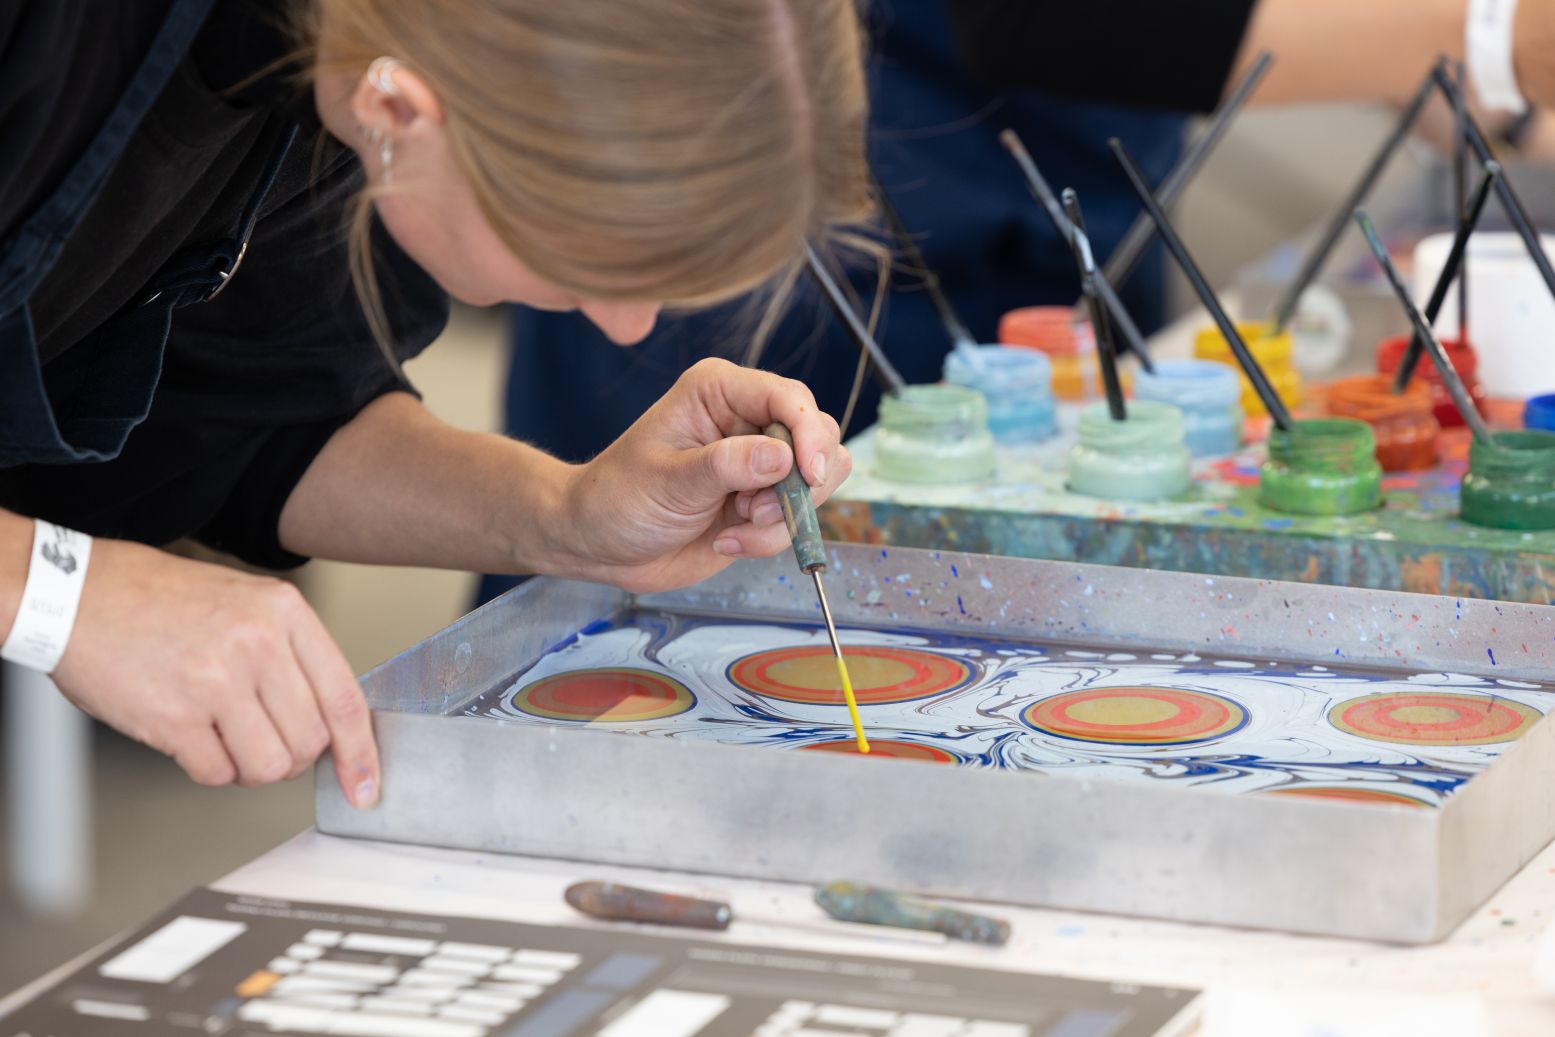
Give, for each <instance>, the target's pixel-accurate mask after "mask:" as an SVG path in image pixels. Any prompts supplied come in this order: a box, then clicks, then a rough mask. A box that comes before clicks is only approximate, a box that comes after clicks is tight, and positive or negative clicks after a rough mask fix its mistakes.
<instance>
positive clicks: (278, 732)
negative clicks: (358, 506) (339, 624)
mask: <svg viewBox="0 0 1555 1037" xmlns="http://www.w3.org/2000/svg"><path fill="white" fill-rule="evenodd" d="M54 681H55V683H56V684H58V685H59V688H60V690H61V691H62V692H64V694H65V696H66V697H67V698H69V699H70V700H71V701H72V702H74V703H75V704H76V705H77V706H79V707H80V708H81V709H83V710H84V711H86V712H87V713H90V714H91V715H92V716H94V717H96V718H97V719H99V720H101V721H103V722H104V723H107V724H110V725H112V726H113V727H115V728H117V729H118V730H119V731H122V732H123V733H124V734H126V735H129V736H130V737H131V738H134V739H136V740H137V741H141V742H144V743H146V744H147V745H149V746H151V747H152V748H154V749H158V750H160V751H162V752H164V753H166V754H167V755H169V756H171V757H172V758H173V759H174V760H176V761H177V762H178V765H179V766H181V767H182V768H183V769H184V770H185V771H187V772H188V773H189V776H190V777H191V778H193V779H194V780H195V781H197V782H199V783H200V784H202V785H226V784H228V783H230V782H233V781H236V782H238V783H239V784H242V785H247V786H254V785H266V784H269V783H270V782H275V781H281V780H283V779H289V778H295V777H297V776H298V775H300V774H302V773H303V771H305V770H307V768H308V767H309V766H310V765H311V764H312V763H313V761H314V760H315V759H316V758H317V757H318V756H319V754H321V753H322V752H323V751H324V750H325V749H326V748H330V749H331V750H332V753H333V755H334V761H335V772H336V775H337V776H338V778H339V780H340V787H341V789H342V790H343V791H344V792H345V795H346V799H347V800H348V801H349V802H350V803H352V804H353V805H354V806H357V807H370V806H372V805H373V804H374V803H375V802H377V799H378V789H379V771H378V750H377V747H376V745H375V744H374V742H373V733H372V721H371V715H370V713H369V711H368V708H367V701H366V699H365V698H364V697H363V695H362V689H361V687H360V686H359V685H358V684H357V682H356V678H355V676H354V675H353V674H352V672H351V668H350V666H349V665H348V664H347V663H346V660H345V657H344V656H342V655H341V654H340V649H339V648H337V647H336V646H335V643H334V641H333V640H332V639H331V638H330V636H329V634H328V633H327V632H326V631H325V629H324V625H323V624H322V623H321V622H320V621H319V618H318V616H316V615H315V614H314V612H313V610H312V609H311V608H310V607H309V606H308V603H307V602H306V601H304V600H303V597H302V595H301V594H300V593H299V592H298V591H297V589H296V588H295V587H293V586H292V585H291V584H289V583H285V582H283V581H281V580H277V579H273V578H270V577H262V576H251V575H248V574H246V573H241V572H237V571H236V570H232V569H227V568H223V567H221V566H216V565H209V564H206V563H203V562H194V561H189V560H187V559H183V558H177V557H174V556H173V555H170V554H167V553H166V552H163V551H157V550H155V549H153V548H149V547H144V546H142V545H140V544H133V543H129V542H126V541H122V540H97V541H95V542H94V543H93V545H92V561H91V567H90V568H89V569H88V571H87V576H86V585H85V588H84V590H83V593H82V596H81V605H80V610H79V611H78V613H77V615H76V625H75V630H74V632H73V633H72V635H71V638H70V643H69V645H68V646H67V647H66V649H65V655H64V657H63V658H62V659H61V660H60V664H59V667H58V668H57V669H56V670H55V672H54Z"/></svg>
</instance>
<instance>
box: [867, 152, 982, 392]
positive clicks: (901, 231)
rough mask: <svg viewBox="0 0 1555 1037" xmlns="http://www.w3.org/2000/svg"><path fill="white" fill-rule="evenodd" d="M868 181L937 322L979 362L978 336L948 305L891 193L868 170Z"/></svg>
mask: <svg viewBox="0 0 1555 1037" xmlns="http://www.w3.org/2000/svg"><path fill="white" fill-rule="evenodd" d="M870 182H871V183H872V184H873V185H874V188H875V200H876V201H877V202H878V203H879V204H880V211H881V213H882V214H884V216H885V221H886V226H888V227H890V228H891V236H892V237H893V238H894V239H895V240H896V247H897V248H898V249H899V250H900V251H901V253H902V255H903V256H904V257H905V258H906V260H907V262H908V263H909V264H911V265H912V266H913V267H914V268H915V269H916V270H917V271H918V276H919V277H920V278H921V279H922V280H923V287H924V290H925V291H927V292H928V293H929V301H930V302H931V303H933V304H934V312H935V313H937V314H939V322H940V324H941V326H943V327H944V329H945V334H946V336H947V337H948V338H949V339H950V342H951V345H952V347H954V348H955V349H957V350H960V351H961V352H963V353H965V354H966V356H967V358H968V359H969V360H971V361H972V362H973V363H975V364H978V365H981V364H982V362H983V358H982V356H981V355H980V354H979V353H978V348H977V345H978V343H977V339H975V338H973V337H972V332H971V331H970V330H969V329H968V328H967V326H966V324H965V323H964V322H963V321H962V320H961V316H960V315H959V314H958V313H956V308H955V307H954V306H952V305H951V304H950V299H949V298H948V297H947V296H946V295H945V289H944V286H943V285H941V284H940V279H939V275H938V274H936V273H935V272H934V271H933V270H932V269H930V267H929V261H928V260H927V259H925V258H924V256H923V250H922V249H920V248H919V247H918V243H917V242H916V241H914V240H913V236H912V232H911V231H910V230H908V229H907V224H906V223H905V222H904V221H903V220H902V214H901V213H900V212H898V211H897V209H896V206H895V205H893V204H892V203H891V196H890V195H889V194H887V193H886V189H885V187H884V186H882V185H881V183H880V180H879V178H878V177H876V176H875V175H874V174H873V173H871V174H870Z"/></svg>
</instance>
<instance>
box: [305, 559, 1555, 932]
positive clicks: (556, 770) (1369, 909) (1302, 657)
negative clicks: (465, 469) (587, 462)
mask: <svg viewBox="0 0 1555 1037" xmlns="http://www.w3.org/2000/svg"><path fill="white" fill-rule="evenodd" d="M830 564H831V576H832V578H833V580H834V583H835V585H836V587H837V592H836V594H835V597H834V603H835V605H836V613H837V618H838V621H839V623H841V624H842V625H844V626H851V627H855V628H857V627H863V628H868V629H875V630H906V631H910V630H926V631H934V632H940V633H944V634H946V635H950V634H953V633H954V632H956V631H961V632H963V633H968V634H972V635H974V636H976V637H978V638H981V639H1003V640H1006V641H1010V642H1025V643H1040V644H1044V645H1052V646H1058V645H1063V644H1071V645H1077V646H1078V645H1088V646H1092V647H1095V648H1098V649H1102V650H1105V651H1109V652H1113V651H1115V652H1130V653H1137V652H1140V651H1149V652H1177V653H1181V652H1193V651H1199V652H1203V653H1206V654H1210V653H1214V654H1217V655H1221V656H1228V657H1234V658H1242V659H1246V660H1264V661H1271V662H1278V661H1285V662H1293V663H1298V664H1301V665H1303V666H1311V665H1315V664H1318V663H1321V662H1324V661H1329V662H1331V661H1332V659H1333V653H1334V651H1335V650H1336V649H1338V650H1340V651H1341V652H1342V655H1343V658H1344V659H1345V660H1346V662H1347V663H1348V664H1350V665H1351V666H1355V667H1373V668H1377V669H1379V670H1387V671H1391V672H1394V673H1400V674H1406V675H1407V674H1422V673H1454V674H1459V675H1464V676H1465V677H1467V678H1473V677H1480V678H1483V679H1484V680H1486V681H1488V682H1494V681H1496V680H1503V681H1523V682H1527V681H1538V680H1542V679H1545V678H1548V676H1549V674H1550V673H1552V672H1555V607H1550V606H1536V605H1517V604H1498V603H1492V602H1483V601H1472V600H1454V599H1450V598H1441V597H1427V596H1422V595H1404V594H1396V593H1389V592H1382V591H1367V590H1353V589H1349V588H1334V587H1320V586H1310V585H1306V584H1297V583H1272V582H1266V581H1254V580H1243V579H1235V578H1221V577H1203V576H1196V575H1189V574H1184V573H1170V572H1151V571H1146V570H1141V569H1126V568H1118V567H1108V566H1094V565H1071V564H1064V563H1059V562H1045V561H1031V560H1026V559H1016V558H991V557H987V556H979V555H969V554H964V553H959V552H937V551H915V550H909V549H901V550H897V549H881V548H877V547H863V546H859V545H833V546H832V548H831V551H830ZM634 608H641V609H649V610H659V611H669V612H676V613H681V614H686V615H691V616H716V617H724V618H734V617H742V616H743V617H751V618H759V619H761V620H763V621H765V622H768V623H779V624H781V623H801V624H813V623H815V622H816V621H817V619H816V616H817V605H816V601H815V595H814V592H813V588H811V587H810V586H809V585H808V584H807V583H806V582H804V581H802V580H801V579H800V578H799V577H798V573H797V571H796V569H795V566H794V563H793V559H792V557H790V556H789V555H788V554H786V553H785V554H784V555H782V556H780V557H775V558H771V559H766V560H764V561H746V562H740V563H737V564H736V565H734V566H732V567H730V568H729V569H728V570H726V571H725V572H723V573H721V574H720V575H718V576H717V577H714V578H713V579H711V580H709V581H707V582H705V583H703V584H700V585H698V586H696V587H693V588H689V589H687V590H684V591H680V592H675V593H669V594H655V595H645V596H642V597H633V596H630V595H626V594H624V593H621V592H619V591H614V590H611V589H609V588H604V587H598V586H594V585H588V584H579V583H568V582H564V581H556V580H551V579H545V578H542V579H537V580H533V581H531V582H530V583H528V584H526V585H524V586H523V587H521V588H519V589H518V590H516V591H514V592H512V593H510V594H508V595H505V596H503V597H501V598H499V599H497V600H496V601H494V602H492V603H491V604H490V605H487V606H486V607H484V608H482V609H480V610H478V611H477V612H474V613H472V614H471V615H469V616H467V617H465V618H464V619H462V620H460V621H459V622H458V623H456V624H454V625H453V626H451V627H449V628H448V629H447V630H444V631H442V632H440V633H438V634H435V635H433V636H432V637H431V638H429V639H427V640H426V641H424V642H423V643H421V644H419V645H417V646H416V647H414V648H412V649H410V650H409V651H407V652H405V653H404V654H402V655H400V656H399V657H398V658H396V659H394V660H391V661H390V662H388V663H385V664H384V665H383V666H381V667H379V668H378V669H377V670H374V671H373V672H371V673H369V674H367V675H366V676H365V677H364V678H363V687H364V688H365V689H366V692H367V696H368V701H369V702H370V703H371V705H372V706H373V708H374V709H375V710H376V717H375V729H376V732H377V735H378V738H379V744H380V747H381V749H382V753H383V761H384V781H383V801H382V803H381V804H380V806H379V807H378V808H377V809H375V810H371V811H358V810H353V809H351V808H350V807H349V806H347V805H346V803H345V801H344V799H343V798H342V796H341V794H340V792H339V789H338V787H337V784H336V782H335V780H334V775H333V774H332V773H331V772H330V768H329V765H328V764H327V762H326V763H323V764H321V769H320V773H319V776H318V782H317V792H316V796H317V819H318V826H319V828H320V830H322V831H324V832H326V833H329V834H335V835H345V836H354V837H360V838H370V839H387V840H391V841H398V842H412V843H424V844H431V845H439V846H450V847H462V848H470V849H479V850H486V851H498V852H509V853H520V854H531V855H539V856H548V857H560V858H567V859H571V860H585V861H596V862H606V863H619V864H633V865H643V866H652V867H659V868H671V869H682V870H689V871H699V872H710V873H721V874H735V875H744V876H750V877H756V878H771V879H782V880H789V881H800V882H818V881H831V880H833V879H835V878H836V877H837V876H843V875H845V876H849V877H850V878H853V879H856V880H860V881H866V882H874V883H878V884H880V885H886V886H892V887H898V888H911V889H915V890H919V891H922V892H925V893H931V894H939V895H945V896H962V897H967V898H971V899H978V900H1001V901H1007V902H1011V903H1024V904H1033V905H1043V906H1053V907H1061V908H1070V909H1078V910H1095V911H1107V912H1113V913H1122V914H1132V915H1147V916H1156V917H1166V918H1175V919H1183V920H1192V921H1200V922H1209V923H1215V924H1221V925H1235V926H1255V927H1263V928H1278V929H1289V930H1295V931H1303V932H1319V933H1329V934H1335V935H1344V936H1352V937H1359V938H1368V939H1381V940H1390V941H1398V942H1423V941H1429V940H1434V939H1438V938H1440V937H1441V936H1442V935H1444V934H1445V933H1447V932H1448V931H1450V930H1451V929H1452V928H1453V927H1454V926H1456V925H1457V924H1458V923H1459V922H1460V921H1461V920H1462V919H1463V918H1464V917H1466V916H1467V915H1468V913H1469V912H1470V911H1471V910H1473V908H1474V907H1475V906H1476V905H1477V904H1479V903H1481V902H1482V901H1483V900H1484V899H1485V898H1486V897H1488V896H1489V895H1490V893H1491V892H1493V891H1494V890H1495V889H1496V888H1497V887H1499V886H1500V885H1501V884H1502V883H1503V882H1504V881H1505V880H1506V879H1507V878H1508V877H1509V876H1510V875H1512V874H1513V873H1514V872H1515V871H1516V870H1517V868H1518V867H1520V866H1521V865H1522V864H1523V863H1524V862H1525V861H1527V860H1528V859H1529V858H1530V857H1531V856H1532V855H1533V854H1534V853H1535V852H1537V851H1538V850H1539V849H1540V848H1541V847H1542V846H1544V845H1545V844H1546V843H1547V842H1548V841H1549V839H1550V838H1551V836H1552V835H1555V796H1552V795H1551V794H1550V793H1549V791H1548V790H1549V789H1550V788H1552V787H1555V782H1552V781H1551V779H1552V778H1555V726H1552V724H1551V722H1550V720H1549V719H1548V718H1545V719H1543V720H1540V721H1538V722H1537V723H1535V724H1534V725H1533V726H1532V728H1531V729H1529V730H1528V731H1527V733H1525V734H1524V735H1523V736H1522V737H1521V738H1520V739H1518V740H1517V741H1516V742H1515V744H1513V745H1511V746H1509V747H1508V748H1506V749H1505V750H1504V751H1502V752H1500V753H1499V754H1498V755H1497V756H1496V757H1495V759H1494V761H1493V762H1492V763H1490V765H1489V766H1488V769H1486V770H1484V771H1483V772H1481V773H1479V774H1478V775H1477V776H1475V777H1474V778H1472V779H1470V780H1469V781H1468V782H1467V783H1466V784H1464V785H1463V786H1462V787H1461V788H1460V789H1459V790H1458V791H1456V792H1455V793H1454V794H1453V795H1452V796H1451V797H1450V798H1449V799H1448V800H1447V801H1446V802H1445V803H1444V804H1443V805H1442V806H1441V807H1440V808H1438V809H1418V808H1414V807H1409V806H1403V805H1398V806H1394V805H1388V804H1378V803H1374V802H1346V801H1341V800H1322V799H1307V798H1302V797H1295V796H1275V795H1257V794H1254V795H1238V794H1226V793H1224V792H1217V791H1213V790H1209V789H1204V788H1201V787H1198V786H1195V785H1187V786H1184V785H1182V784H1181V783H1177V784H1174V783H1171V782H1159V783H1155V782H1149V781H1110V780H1105V779H1097V778H1085V777H1079V776H1074V775H1058V774H1054V775H1048V776H1037V775H1032V774H1023V773H1021V772H1019V771H1011V770H1003V769H996V768H988V767H973V766H940V765H934V764H930V763H924V762H921V761H915V760H909V759H890V758H885V759H870V758H867V757H860V756H857V755H848V754H839V753H829V752H827V753H812V752H785V751H780V750H774V749H766V748H758V747H752V746H745V745H722V744H715V743H712V742H708V741H702V740H689V739H688V740H682V739H674V738H652V737H645V736H642V735H634V734H631V733H628V732H624V731H622V730H611V729H609V725H598V724H579V723H569V722H567V721H565V720H558V721H556V722H555V723H554V724H547V723H529V722H523V723H504V722H498V721H493V720H490V719H485V718H478V717H467V716H461V715H458V714H460V713H462V712H463V710H464V709H465V708H466V707H467V706H468V705H469V704H470V703H472V702H475V701H476V700H478V699H479V698H480V697H481V696H483V695H485V694H487V693H489V692H491V691H492V690H493V689H496V688H506V687H509V686H511V685H512V684H513V682H514V679H515V676H516V675H517V674H519V673H521V672H524V671H526V670H527V669H528V668H529V667H530V666H532V665H533V664H534V663H535V662H536V661H537V660H539V659H540V658H541V657H542V656H544V655H545V654H546V653H547V652H549V651H551V650H552V649H554V648H555V647H557V646H558V645H561V644H562V643H564V642H566V641H567V640H568V639H570V638H572V637H573V636H574V635H576V634H577V633H578V632H579V631H581V630H584V629H585V628H589V627H591V626H592V625H593V624H595V623H597V622H598V621H599V620H602V619H607V618H610V617H613V616H618V615H621V614H622V613H623V612H624V611H627V610H631V609H634ZM1522 686H1523V687H1526V686H1527V685H1526V684H1524V685H1522ZM1163 765H1169V761H1165V760H1163ZM838 790H846V793H845V794H839V791H838Z"/></svg>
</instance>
